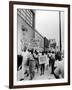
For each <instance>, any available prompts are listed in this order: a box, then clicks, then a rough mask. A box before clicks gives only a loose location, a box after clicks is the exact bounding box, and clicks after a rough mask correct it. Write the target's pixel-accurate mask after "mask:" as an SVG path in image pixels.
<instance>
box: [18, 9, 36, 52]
mask: <svg viewBox="0 0 72 90" xmlns="http://www.w3.org/2000/svg"><path fill="white" fill-rule="evenodd" d="M34 20H35V13H34V12H33V10H30V9H20V8H19V9H17V47H18V50H17V52H18V54H20V53H21V51H22V50H23V49H24V47H28V46H29V42H30V40H31V39H32V38H34V37H35V31H34V26H35V25H34Z"/></svg>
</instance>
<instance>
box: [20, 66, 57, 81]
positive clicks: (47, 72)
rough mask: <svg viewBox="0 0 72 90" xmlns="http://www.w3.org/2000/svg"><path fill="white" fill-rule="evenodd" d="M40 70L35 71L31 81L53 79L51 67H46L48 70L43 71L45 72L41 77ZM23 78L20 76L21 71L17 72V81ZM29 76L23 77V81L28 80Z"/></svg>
mask: <svg viewBox="0 0 72 90" xmlns="http://www.w3.org/2000/svg"><path fill="white" fill-rule="evenodd" d="M40 73H41V72H40V68H39V72H37V70H36V69H35V76H34V78H33V80H49V79H55V77H54V75H53V74H51V67H48V70H46V69H45V72H44V74H43V75H40ZM21 77H23V76H22V72H21V70H20V71H18V80H20V78H21ZM29 79H30V76H28V77H27V76H24V80H29Z"/></svg>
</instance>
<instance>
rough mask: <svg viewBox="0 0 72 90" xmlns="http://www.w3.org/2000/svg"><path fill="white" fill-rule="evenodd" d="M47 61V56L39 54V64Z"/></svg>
mask: <svg viewBox="0 0 72 90" xmlns="http://www.w3.org/2000/svg"><path fill="white" fill-rule="evenodd" d="M44 63H47V57H46V56H39V64H44Z"/></svg>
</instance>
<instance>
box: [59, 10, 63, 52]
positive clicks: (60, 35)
mask: <svg viewBox="0 0 72 90" xmlns="http://www.w3.org/2000/svg"><path fill="white" fill-rule="evenodd" d="M59 38H60V51H61V49H62V45H61V12H60V11H59Z"/></svg>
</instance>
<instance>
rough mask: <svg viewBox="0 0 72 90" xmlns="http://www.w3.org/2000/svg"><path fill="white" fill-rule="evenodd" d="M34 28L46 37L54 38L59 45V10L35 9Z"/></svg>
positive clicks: (62, 30)
mask: <svg viewBox="0 0 72 90" xmlns="http://www.w3.org/2000/svg"><path fill="white" fill-rule="evenodd" d="M63 16H64V12H61V33H62V42H63V41H64V38H63V37H64V18H63ZM35 28H36V30H38V32H39V33H40V34H41V35H42V36H44V37H46V38H47V39H56V42H57V45H59V11H43V10H36V13H35Z"/></svg>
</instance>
